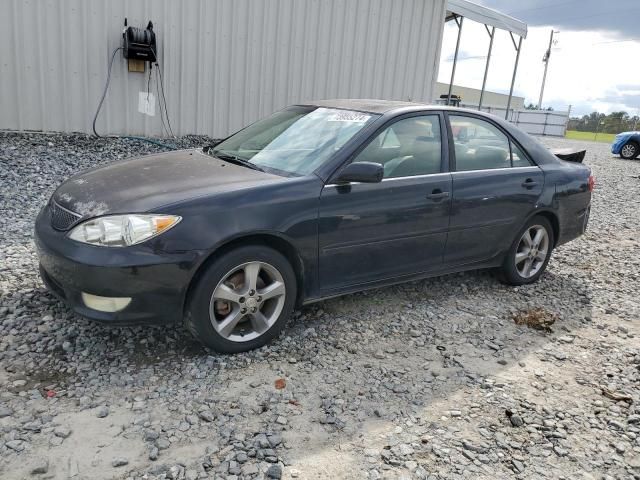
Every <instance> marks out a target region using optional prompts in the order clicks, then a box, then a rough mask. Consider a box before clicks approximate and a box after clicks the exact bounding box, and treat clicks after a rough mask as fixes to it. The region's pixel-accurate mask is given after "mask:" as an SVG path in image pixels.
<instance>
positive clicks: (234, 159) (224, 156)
mask: <svg viewBox="0 0 640 480" xmlns="http://www.w3.org/2000/svg"><path fill="white" fill-rule="evenodd" d="M207 153H209V154H210V155H213V156H214V157H217V158H219V159H220V160H224V161H226V162H231V163H235V164H236V165H242V166H244V167H248V168H251V169H253V170H258V171H259V172H264V170H263V169H262V168H260V167H259V166H257V165H256V164H255V163H251V162H250V161H249V160H245V159H244V158H240V157H238V156H236V155H233V154H231V153H227V152H222V151H220V150H212V149H210V150H209V151H208V152H207Z"/></svg>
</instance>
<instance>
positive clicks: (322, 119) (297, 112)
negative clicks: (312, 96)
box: [211, 106, 377, 175]
mask: <svg viewBox="0 0 640 480" xmlns="http://www.w3.org/2000/svg"><path fill="white" fill-rule="evenodd" d="M374 117H377V115H372V114H369V113H362V112H355V111H352V110H339V109H333V108H316V107H300V106H296V107H289V108H287V109H285V110H281V111H279V112H276V113H274V114H273V115H271V116H270V117H267V118H265V119H264V120H260V121H258V122H256V123H254V124H253V125H250V126H249V127H247V128H245V129H244V130H241V131H239V132H238V133H236V134H235V135H233V136H231V137H229V138H228V139H226V140H225V141H223V142H221V143H219V144H218V145H216V147H215V149H213V150H212V151H211V153H212V154H213V155H221V156H233V157H235V158H236V159H238V160H240V161H248V162H250V163H252V164H253V165H257V166H258V167H260V168H261V169H264V170H266V171H273V172H274V173H286V174H292V175H306V174H309V173H311V172H313V171H314V170H315V169H316V168H318V167H319V166H320V165H322V164H323V163H324V162H325V161H326V160H327V159H328V158H329V157H330V156H331V155H332V154H333V153H335V152H336V151H338V150H339V149H340V148H341V147H342V146H343V145H344V144H345V143H346V142H347V141H348V140H349V139H350V138H351V137H353V136H354V135H355V134H356V133H357V132H358V131H359V130H361V129H362V127H364V126H365V125H366V124H367V123H369V122H371V121H372V120H373V119H374Z"/></svg>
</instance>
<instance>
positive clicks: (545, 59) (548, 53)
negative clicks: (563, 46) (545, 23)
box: [538, 28, 556, 110]
mask: <svg viewBox="0 0 640 480" xmlns="http://www.w3.org/2000/svg"><path fill="white" fill-rule="evenodd" d="M554 33H556V32H554V31H553V28H552V29H551V36H550V37H549V48H547V51H546V52H545V53H544V57H542V61H543V62H544V75H542V86H541V87H540V99H539V100H538V110H540V109H541V108H542V95H543V94H544V83H545V82H546V80H547V69H548V68H549V58H551V45H553V34H554Z"/></svg>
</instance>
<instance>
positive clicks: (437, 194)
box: [427, 188, 449, 200]
mask: <svg viewBox="0 0 640 480" xmlns="http://www.w3.org/2000/svg"><path fill="white" fill-rule="evenodd" d="M448 196H449V192H443V191H442V190H440V189H439V188H436V189H435V190H434V191H433V192H431V193H429V194H428V195H427V198H428V199H429V200H442V199H443V198H447V197H448Z"/></svg>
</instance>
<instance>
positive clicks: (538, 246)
mask: <svg viewBox="0 0 640 480" xmlns="http://www.w3.org/2000/svg"><path fill="white" fill-rule="evenodd" d="M553 245H554V236H553V228H552V227H551V224H550V223H549V220H547V219H546V218H544V217H542V216H536V217H533V218H532V219H531V220H529V221H528V222H527V224H526V225H525V226H524V227H523V228H522V229H521V230H520V232H518V235H517V236H516V240H515V241H514V242H513V244H512V245H511V248H510V249H509V252H508V253H507V255H506V257H505V259H504V262H503V264H502V267H501V269H500V279H501V280H502V281H503V282H504V283H507V284H509V285H516V286H517V285H525V284H528V283H533V282H535V281H536V280H538V279H539V278H540V276H541V275H542V273H543V272H544V271H545V269H546V268H547V264H548V263H549V259H550V258H551V252H552V251H553Z"/></svg>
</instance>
